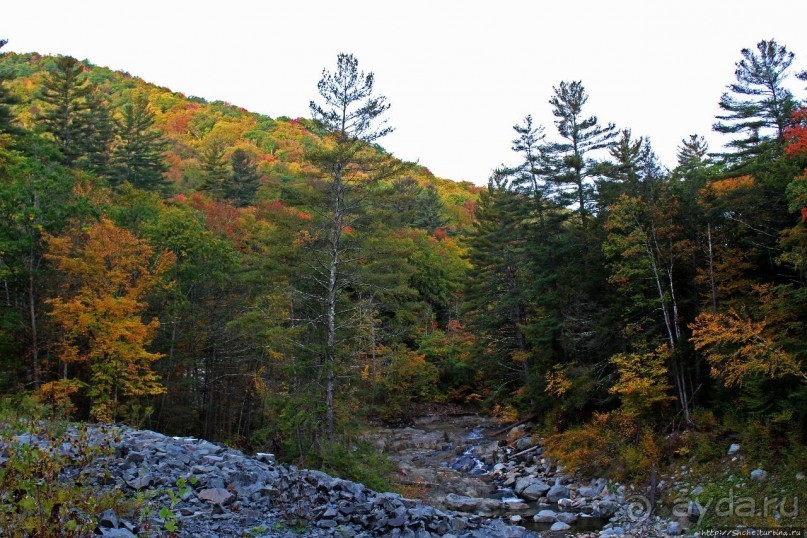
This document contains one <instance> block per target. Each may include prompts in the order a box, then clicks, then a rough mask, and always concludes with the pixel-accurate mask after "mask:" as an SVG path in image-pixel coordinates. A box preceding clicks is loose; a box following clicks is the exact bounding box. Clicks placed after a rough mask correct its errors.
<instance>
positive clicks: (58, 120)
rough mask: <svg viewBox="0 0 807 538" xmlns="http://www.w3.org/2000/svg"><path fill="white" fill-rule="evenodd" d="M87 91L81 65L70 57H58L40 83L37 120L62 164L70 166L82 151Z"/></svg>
mask: <svg viewBox="0 0 807 538" xmlns="http://www.w3.org/2000/svg"><path fill="white" fill-rule="evenodd" d="M91 90H92V88H91V87H90V85H89V83H88V81H87V76H86V74H85V73H84V65H83V64H82V63H81V62H79V61H78V60H76V59H75V58H72V57H70V56H60V57H59V58H58V59H57V60H56V63H55V66H54V68H53V69H52V70H51V71H50V72H49V73H48V74H47V75H46V76H45V79H44V80H43V82H42V88H41V90H40V93H39V98H40V100H42V101H43V103H44V105H45V106H44V107H43V108H44V110H43V111H42V113H41V114H40V115H39V118H38V120H39V123H40V125H41V126H42V129H43V130H44V131H45V132H47V133H50V135H51V136H52V137H53V138H54V140H55V141H56V144H57V146H58V147H59V150H60V151H61V152H62V157H63V162H64V164H67V165H72V164H73V163H74V162H75V161H76V160H77V159H78V158H79V156H81V155H82V154H83V153H84V150H85V147H84V143H85V140H84V138H85V137H84V135H85V134H86V132H87V130H88V129H89V118H88V114H87V112H88V109H89V105H88V103H87V98H88V97H89V95H90V92H91Z"/></svg>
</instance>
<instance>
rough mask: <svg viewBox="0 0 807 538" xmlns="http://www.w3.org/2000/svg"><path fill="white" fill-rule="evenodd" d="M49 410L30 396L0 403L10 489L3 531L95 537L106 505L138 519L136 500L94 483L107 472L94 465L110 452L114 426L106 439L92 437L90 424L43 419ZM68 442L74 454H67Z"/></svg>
mask: <svg viewBox="0 0 807 538" xmlns="http://www.w3.org/2000/svg"><path fill="white" fill-rule="evenodd" d="M47 413H49V410H48V409H47V408H45V407H43V406H41V405H38V404H36V403H35V402H34V401H33V399H32V398H31V397H29V396H21V397H18V398H4V399H3V400H2V401H1V402H0V414H1V415H2V428H1V429H0V443H2V445H3V446H4V447H5V449H4V453H3V457H2V459H3V464H2V467H0V489H1V490H2V491H4V492H7V493H8V494H9V496H8V498H6V499H4V501H5V502H3V503H2V504H0V531H2V533H3V534H4V535H6V534H8V535H9V536H61V535H62V532H64V531H68V532H70V533H72V534H71V535H72V536H91V535H92V534H93V533H94V531H95V528H96V527H97V525H98V517H99V515H100V514H101V513H103V512H104V511H106V510H109V509H112V510H114V511H115V512H116V513H117V514H118V515H120V516H125V517H131V518H134V517H135V516H136V514H137V513H138V511H139V510H140V509H141V508H142V506H141V505H140V503H139V502H138V501H137V500H135V499H132V498H127V497H126V496H125V495H124V493H123V492H122V491H119V490H110V489H102V488H101V487H100V486H97V485H94V484H96V483H97V482H98V479H101V480H103V477H98V476H97V473H98V470H97V469H95V468H94V467H93V466H94V465H95V464H96V461H97V460H98V459H100V458H104V457H107V456H110V455H111V453H112V448H111V441H113V440H114V439H115V437H116V436H117V435H118V433H117V432H116V430H115V429H114V428H110V429H109V430H107V432H106V438H107V439H108V440H107V441H105V442H100V443H97V442H93V441H90V437H89V434H88V428H87V426H86V425H82V426H79V427H77V428H76V427H72V426H70V425H68V424H65V423H62V422H58V421H49V420H44V419H43V417H44V416H46V414H47ZM64 444H68V445H69V446H70V447H72V450H73V451H75V454H73V455H71V456H70V457H68V456H65V455H63V454H62V452H61V447H62V446H63V445H64ZM101 472H103V471H101Z"/></svg>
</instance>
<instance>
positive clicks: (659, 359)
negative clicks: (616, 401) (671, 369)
mask: <svg viewBox="0 0 807 538" xmlns="http://www.w3.org/2000/svg"><path fill="white" fill-rule="evenodd" d="M669 357H670V348H669V347H668V346H667V345H666V344H664V345H662V346H661V347H659V348H658V349H656V350H655V351H654V352H652V353H644V354H638V353H620V354H618V355H614V356H613V357H611V364H613V365H614V366H615V367H616V368H617V371H618V373H619V380H618V381H617V382H616V383H615V384H614V386H613V387H611V388H610V392H611V394H616V395H617V396H619V398H620V400H621V401H622V409H623V410H624V411H625V412H626V413H627V414H629V415H635V416H642V415H647V414H649V413H650V412H652V411H653V410H654V408H656V407H658V406H659V405H663V404H665V403H667V402H669V401H671V400H672V399H673V398H672V397H671V396H669V394H668V393H669V391H670V389H671V386H670V384H669V383H668V382H667V379H668V372H667V364H666V363H667V360H668V359H669Z"/></svg>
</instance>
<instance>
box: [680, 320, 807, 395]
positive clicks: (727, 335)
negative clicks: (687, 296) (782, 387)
mask: <svg viewBox="0 0 807 538" xmlns="http://www.w3.org/2000/svg"><path fill="white" fill-rule="evenodd" d="M690 328H691V329H692V341H693V342H694V343H695V349H697V350H699V351H703V352H704V354H705V355H706V359H707V360H708V361H709V364H710V365H711V367H712V372H711V373H712V376H714V377H716V378H722V379H723V383H724V384H725V385H726V386H727V387H731V386H741V385H742V384H743V381H744V380H745V378H747V377H748V376H752V375H762V376H765V377H769V378H772V379H775V378H781V377H785V376H787V375H796V376H799V377H801V378H802V380H805V381H807V373H806V372H804V371H803V370H802V369H801V365H800V364H799V362H798V360H797V359H796V357H794V356H793V355H792V354H790V353H788V352H787V351H785V350H784V349H782V348H781V347H780V346H778V345H777V344H776V342H775V341H774V340H773V338H772V337H771V335H770V334H769V331H768V330H767V329H768V323H767V322H766V321H764V320H763V321H753V320H751V319H750V318H748V317H746V316H741V315H740V314H739V313H737V312H736V311H735V310H730V311H729V312H728V313H727V314H724V313H717V314H711V313H707V312H704V313H701V314H700V315H699V316H698V317H697V318H696V319H695V323H693V324H692V325H690Z"/></svg>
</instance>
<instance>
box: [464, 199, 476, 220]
mask: <svg viewBox="0 0 807 538" xmlns="http://www.w3.org/2000/svg"><path fill="white" fill-rule="evenodd" d="M462 205H463V207H465V210H466V211H467V212H468V214H469V215H471V216H472V217H473V216H474V215H476V205H475V204H474V201H473V200H465V203H464V204H462Z"/></svg>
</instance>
